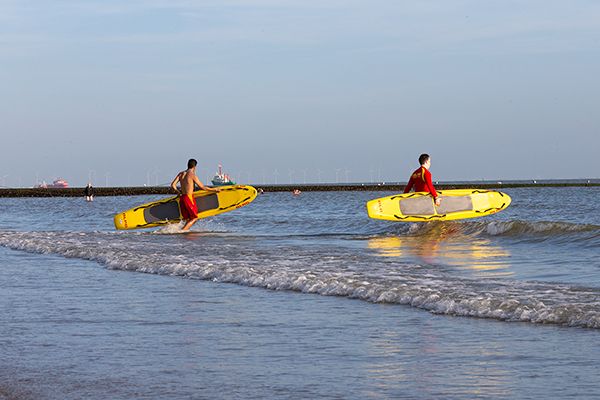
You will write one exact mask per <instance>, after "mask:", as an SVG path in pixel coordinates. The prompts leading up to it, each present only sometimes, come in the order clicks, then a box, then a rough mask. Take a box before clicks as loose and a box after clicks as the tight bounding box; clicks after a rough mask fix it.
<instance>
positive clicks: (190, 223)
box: [181, 218, 198, 231]
mask: <svg viewBox="0 0 600 400" xmlns="http://www.w3.org/2000/svg"><path fill="white" fill-rule="evenodd" d="M196 221H198V218H192V219H188V220H187V222H186V223H185V225H184V226H183V228H181V229H182V230H184V231H187V230H189V229H190V228H191V227H192V225H194V224H195V223H196Z"/></svg>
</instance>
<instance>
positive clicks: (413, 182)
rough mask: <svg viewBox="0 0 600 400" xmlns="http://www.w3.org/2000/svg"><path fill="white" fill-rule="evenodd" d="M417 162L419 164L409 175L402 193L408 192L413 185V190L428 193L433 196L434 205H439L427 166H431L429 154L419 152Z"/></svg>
mask: <svg viewBox="0 0 600 400" xmlns="http://www.w3.org/2000/svg"><path fill="white" fill-rule="evenodd" d="M419 164H421V166H420V167H419V168H417V170H416V171H415V172H413V173H412V175H411V176H410V179H409V180H408V184H407V185H406V187H405V188H404V193H408V192H410V190H411V189H412V188H413V186H414V188H415V192H427V193H430V194H431V195H432V196H433V200H434V201H435V205H436V206H439V205H440V198H439V197H438V195H437V192H436V191H435V188H434V187H433V183H432V182H431V172H429V167H431V157H429V154H421V155H420V156H419Z"/></svg>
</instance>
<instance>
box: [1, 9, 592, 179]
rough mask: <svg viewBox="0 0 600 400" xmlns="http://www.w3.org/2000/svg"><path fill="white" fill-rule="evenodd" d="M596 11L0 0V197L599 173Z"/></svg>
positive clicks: (538, 176)
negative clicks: (61, 183) (90, 188)
mask: <svg viewBox="0 0 600 400" xmlns="http://www.w3.org/2000/svg"><path fill="white" fill-rule="evenodd" d="M598 21H600V2H598V1H595V0H570V1H564V0H561V1H555V0H543V1H542V0H529V1H525V2H524V1H511V0H501V1H494V0H490V1H481V0H453V1H447V0H439V1H436V0H418V1H417V0H412V1H403V0H393V1H392V0H390V1H381V0H371V1H364V0H361V1H355V0H344V1H341V0H330V1H327V0H324V1H309V0H214V1H213V0H206V1H201V0H197V1H192V0H127V1H122V0H118V1H116V0H73V1H70V0H69V1H67V0H53V1H33V0H31V1H27V0H0V93H1V95H0V155H1V157H0V186H22V187H29V186H32V185H33V184H35V183H36V181H41V180H45V181H47V182H50V181H52V180H53V179H55V178H58V177H61V178H64V179H66V180H68V181H69V183H70V184H71V185H72V186H84V185H85V184H86V183H87V182H88V180H90V179H91V180H92V183H93V184H94V185H96V186H125V185H132V186H138V185H143V184H152V185H154V184H168V183H169V182H170V181H171V179H172V178H173V177H174V176H175V174H176V173H177V172H178V171H180V170H182V169H185V166H186V162H187V160H188V159H189V158H195V159H197V160H198V161H199V169H198V175H199V176H200V179H201V180H203V181H206V180H207V179H209V178H210V177H212V175H213V174H214V172H215V170H216V168H217V165H218V164H222V165H223V168H224V169H225V171H226V172H229V173H230V174H231V175H233V178H234V179H235V180H236V181H238V182H241V183H255V184H259V183H290V182H293V183H304V182H315V183H316V182H319V183H325V182H332V183H334V182H340V183H342V182H367V181H388V182H389V181H406V180H407V178H408V176H409V175H410V173H411V172H412V171H413V170H414V169H415V168H417V167H418V162H417V159H418V156H419V155H420V154H421V153H429V154H430V155H431V160H432V166H431V172H432V174H433V179H434V180H439V181H452V180H481V179H485V180H503V179H504V180H508V179H570V178H599V177H600V157H598V150H599V149H600V134H599V133H600V132H599V130H600V112H599V111H598V110H599V109H600V75H599V72H598V71H600V23H598Z"/></svg>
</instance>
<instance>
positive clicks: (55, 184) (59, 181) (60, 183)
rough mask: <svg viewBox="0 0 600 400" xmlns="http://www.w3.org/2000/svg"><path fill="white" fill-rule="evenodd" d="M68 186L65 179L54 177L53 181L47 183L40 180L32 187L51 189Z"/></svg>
mask: <svg viewBox="0 0 600 400" xmlns="http://www.w3.org/2000/svg"><path fill="white" fill-rule="evenodd" d="M68 187H69V183H68V182H67V181H65V180H64V179H61V178H59V179H55V180H54V182H52V183H50V184H48V183H46V182H45V181H42V183H38V184H36V185H35V186H34V188H42V189H47V188H52V189H64V188H68Z"/></svg>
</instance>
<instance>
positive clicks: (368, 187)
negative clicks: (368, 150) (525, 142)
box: [0, 182, 600, 197]
mask: <svg viewBox="0 0 600 400" xmlns="http://www.w3.org/2000/svg"><path fill="white" fill-rule="evenodd" d="M252 186H254V187H256V188H257V189H258V190H259V192H260V191H261V190H262V192H264V193H268V192H291V191H293V190H296V189H297V190H300V191H302V192H332V191H348V192H352V191H389V192H402V191H403V190H404V184H403V183H388V184H366V183H365V184H347V185H344V184H322V185H319V184H313V185H307V184H299V185H252ZM598 186H600V183H596V182H594V183H485V184H477V183H464V184H462V183H461V184H436V185H435V187H436V189H438V190H448V189H467V188H468V189H490V190H501V189H506V188H523V187H598ZM83 190H84V188H83V187H81V188H76V187H74V188H65V189H57V188H14V189H11V188H3V189H0V197H83V196H84V193H83ZM153 194H160V195H169V194H173V192H172V191H171V189H170V188H169V187H165V186H143V187H95V188H94V195H95V196H144V195H153Z"/></svg>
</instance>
